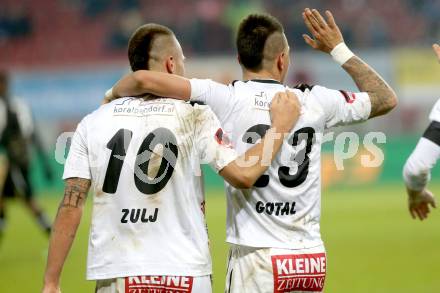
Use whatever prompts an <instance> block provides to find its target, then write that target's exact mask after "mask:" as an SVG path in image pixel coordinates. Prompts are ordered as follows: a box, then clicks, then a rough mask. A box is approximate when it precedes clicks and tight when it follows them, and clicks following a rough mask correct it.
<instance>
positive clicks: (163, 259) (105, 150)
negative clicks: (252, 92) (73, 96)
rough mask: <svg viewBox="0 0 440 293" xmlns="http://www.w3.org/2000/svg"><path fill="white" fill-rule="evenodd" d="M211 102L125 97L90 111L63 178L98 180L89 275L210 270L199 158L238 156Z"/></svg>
mask: <svg viewBox="0 0 440 293" xmlns="http://www.w3.org/2000/svg"><path fill="white" fill-rule="evenodd" d="M219 132H221V127H220V123H219V121H218V120H217V118H216V116H215V115H214V113H213V112H212V111H211V109H210V108H209V107H207V106H200V105H194V106H192V105H190V104H189V103H185V102H181V101H177V100H172V99H155V100H148V101H145V100H143V99H135V98H122V99H118V100H115V101H113V102H111V103H109V104H107V105H103V106H101V107H100V108H99V109H98V110H96V111H95V112H93V113H92V114H90V115H88V116H86V117H85V118H84V119H83V120H82V121H81V123H80V124H79V125H78V128H77V130H76V132H75V134H74V136H73V139H72V144H71V148H70V151H69V155H68V158H67V162H66V165H65V169H64V175H63V178H64V179H67V178H72V177H80V178H86V179H91V181H92V189H93V193H94V197H93V212H92V222H91V229H90V237H89V247H88V259H87V278H88V279H108V278H115V277H126V276H141V275H173V276H203V275H208V274H211V260H210V254H209V248H208V237H207V233H206V228H205V221H204V212H203V206H204V194H203V190H202V182H201V176H200V175H201V174H200V163H208V164H210V165H211V166H212V167H213V168H214V169H215V170H216V171H219V170H221V169H222V168H223V167H224V166H226V165H227V164H229V163H230V162H231V161H233V160H234V159H235V158H236V154H235V151H234V150H233V149H231V148H230V147H229V146H228V145H225V144H224V143H222V141H221V140H219V138H218V133H219Z"/></svg>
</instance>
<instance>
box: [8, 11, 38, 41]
mask: <svg viewBox="0 0 440 293" xmlns="http://www.w3.org/2000/svg"><path fill="white" fill-rule="evenodd" d="M31 32H32V21H31V17H30V15H29V13H28V12H27V11H26V10H25V9H24V8H22V7H14V8H12V9H9V10H8V9H3V8H2V9H1V10H0V41H2V40H3V41H5V40H8V39H14V38H20V37H27V36H29V35H30V34H31Z"/></svg>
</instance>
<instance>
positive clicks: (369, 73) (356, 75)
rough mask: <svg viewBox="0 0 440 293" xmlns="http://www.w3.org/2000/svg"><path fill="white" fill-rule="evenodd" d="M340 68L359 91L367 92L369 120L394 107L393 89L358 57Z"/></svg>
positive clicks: (394, 95) (394, 96)
mask: <svg viewBox="0 0 440 293" xmlns="http://www.w3.org/2000/svg"><path fill="white" fill-rule="evenodd" d="M342 67H343V68H344V69H345V71H347V73H348V74H349V75H350V76H351V77H352V78H353V80H354V82H355V83H356V85H357V87H358V88H359V90H361V91H363V92H367V93H368V95H369V96H370V99H371V114H370V118H372V117H375V116H379V115H383V114H385V113H387V112H388V111H390V110H391V109H392V108H393V107H394V106H395V105H396V94H395V93H394V91H393V89H392V88H391V87H390V86H389V85H388V84H387V83H386V81H385V80H383V78H382V77H381V76H380V75H379V74H378V73H377V72H376V71H374V70H373V69H372V68H371V67H370V66H369V65H368V64H366V63H365V62H363V61H362V60H361V59H360V58H359V57H357V56H354V57H352V58H351V59H350V60H348V61H347V62H346V63H345V64H344V65H342Z"/></svg>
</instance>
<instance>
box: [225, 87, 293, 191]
mask: <svg viewBox="0 0 440 293" xmlns="http://www.w3.org/2000/svg"><path fill="white" fill-rule="evenodd" d="M270 114H271V120H272V127H271V128H270V129H269V130H268V131H267V132H266V134H265V136H264V137H263V139H262V140H261V142H260V143H258V144H256V145H255V146H254V147H252V148H251V149H249V150H248V151H247V152H246V153H245V154H243V155H242V156H240V157H238V158H237V159H236V160H235V161H233V162H231V163H229V164H228V165H227V166H226V167H224V168H223V169H222V170H221V171H220V173H219V174H220V175H221V176H222V177H223V178H224V179H225V180H226V181H227V182H229V183H230V184H231V185H232V186H234V187H236V188H241V189H248V188H251V187H252V186H253V185H254V184H255V182H256V181H257V179H258V178H259V177H260V176H261V175H262V174H263V173H264V172H265V171H266V170H267V169H268V168H269V166H270V164H271V162H272V160H273V159H274V158H275V156H276V155H277V153H278V151H279V149H280V148H281V146H282V143H283V140H284V136H285V134H286V133H288V132H290V130H291V129H292V128H293V127H294V126H295V124H296V122H297V121H298V119H299V116H300V114H301V106H300V103H299V101H298V97H297V96H296V95H295V94H294V93H293V92H290V91H286V92H280V93H277V94H276V95H275V97H274V98H273V100H272V103H271V107H270Z"/></svg>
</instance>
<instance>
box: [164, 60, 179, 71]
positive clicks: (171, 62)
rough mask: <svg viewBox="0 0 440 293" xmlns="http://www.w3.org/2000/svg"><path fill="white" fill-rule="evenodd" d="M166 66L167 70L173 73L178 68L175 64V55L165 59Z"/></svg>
mask: <svg viewBox="0 0 440 293" xmlns="http://www.w3.org/2000/svg"><path fill="white" fill-rule="evenodd" d="M165 66H166V68H167V72H168V73H170V74H173V73H174V71H175V70H176V66H175V65H174V58H173V56H168V58H167V59H166V61H165Z"/></svg>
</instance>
